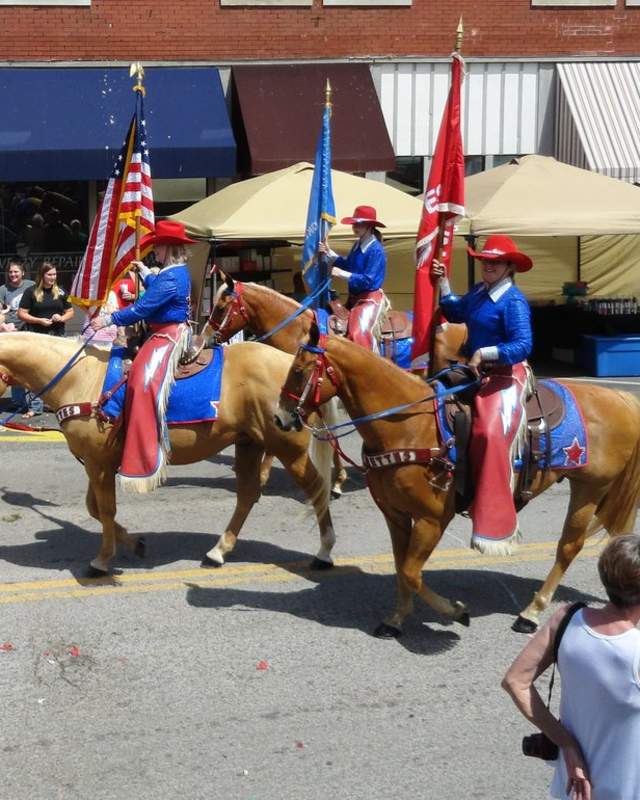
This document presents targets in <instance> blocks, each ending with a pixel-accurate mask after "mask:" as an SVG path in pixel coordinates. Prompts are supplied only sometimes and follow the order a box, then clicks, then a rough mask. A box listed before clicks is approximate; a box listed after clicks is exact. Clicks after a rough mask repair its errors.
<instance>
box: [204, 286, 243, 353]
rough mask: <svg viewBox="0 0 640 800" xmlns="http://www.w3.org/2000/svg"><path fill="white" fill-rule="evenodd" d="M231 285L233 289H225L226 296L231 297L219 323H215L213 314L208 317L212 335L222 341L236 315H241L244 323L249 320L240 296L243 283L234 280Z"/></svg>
mask: <svg viewBox="0 0 640 800" xmlns="http://www.w3.org/2000/svg"><path fill="white" fill-rule="evenodd" d="M233 286H234V288H233V289H231V290H230V289H227V290H226V291H225V295H227V296H228V297H229V296H230V297H231V298H232V299H231V302H230V303H227V307H226V309H225V314H224V317H223V318H222V321H221V322H220V324H219V325H217V324H216V323H214V321H213V314H211V316H210V317H209V324H210V326H211V328H212V329H213V333H214V335H215V336H216V337H217V338H218V339H219V340H222V341H224V340H225V338H224V337H226V336H227V330H228V329H229V328H231V325H232V323H233V321H234V320H235V318H236V317H242V319H243V320H244V324H245V325H246V324H248V322H249V315H248V314H247V309H246V308H245V305H244V299H243V297H242V295H243V292H244V284H242V283H241V282H240V281H235V282H234V284H233ZM214 313H215V309H214ZM242 327H243V328H244V325H242Z"/></svg>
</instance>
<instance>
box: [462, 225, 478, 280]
mask: <svg viewBox="0 0 640 800" xmlns="http://www.w3.org/2000/svg"><path fill="white" fill-rule="evenodd" d="M464 238H465V239H466V241H467V244H468V245H469V247H470V248H471V249H472V250H475V248H476V240H477V237H476V236H473V235H469V236H465V237H464ZM475 282H476V262H475V259H474V257H473V256H470V255H469V253H467V288H468V289H473V287H474V285H475Z"/></svg>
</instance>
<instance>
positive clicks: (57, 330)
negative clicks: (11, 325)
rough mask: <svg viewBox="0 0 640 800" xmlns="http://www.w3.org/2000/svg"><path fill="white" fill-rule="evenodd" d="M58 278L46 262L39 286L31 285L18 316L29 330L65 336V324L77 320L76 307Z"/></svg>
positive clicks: (39, 277)
mask: <svg viewBox="0 0 640 800" xmlns="http://www.w3.org/2000/svg"><path fill="white" fill-rule="evenodd" d="M57 277H58V276H57V273H56V268H55V266H54V265H53V264H52V263H51V262H50V261H43V262H42V266H41V267H40V270H39V271H38V280H37V282H36V285H35V286H30V287H29V288H28V289H27V290H26V291H25V293H24V294H23V295H22V299H21V300H20V308H19V309H18V317H19V319H21V320H22V321H23V322H24V323H25V330H27V331H32V332H33V333H48V334H49V335H50V336H64V325H65V322H68V321H69V320H70V319H71V317H73V307H72V306H71V303H70V302H69V300H68V298H67V295H66V292H65V291H64V290H63V289H61V288H60V287H59V286H58V284H57Z"/></svg>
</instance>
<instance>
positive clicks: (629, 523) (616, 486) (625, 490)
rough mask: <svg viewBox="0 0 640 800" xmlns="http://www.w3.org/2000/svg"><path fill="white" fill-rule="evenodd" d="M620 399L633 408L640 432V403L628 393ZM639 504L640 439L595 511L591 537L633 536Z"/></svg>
mask: <svg viewBox="0 0 640 800" xmlns="http://www.w3.org/2000/svg"><path fill="white" fill-rule="evenodd" d="M619 395H620V396H621V398H622V399H623V400H624V401H625V402H626V403H627V405H629V406H631V410H632V411H633V412H634V414H635V416H636V429H637V430H640V401H638V399H637V398H636V397H634V395H632V394H630V393H629V392H619ZM639 502H640V437H639V438H638V439H637V440H636V443H635V446H634V448H633V452H632V453H631V457H630V458H629V460H628V461H627V463H626V465H625V467H624V469H623V470H622V472H620V474H619V475H618V477H617V478H616V479H615V480H614V482H613V483H612V485H611V487H610V488H609V491H608V492H607V494H606V495H605V497H604V498H603V499H602V501H601V502H600V505H599V506H598V508H597V509H596V516H595V519H594V521H593V523H592V526H591V529H590V531H589V534H594V533H597V532H598V531H599V530H602V528H604V529H605V530H606V531H608V533H609V535H610V536H617V535H618V534H622V533H631V532H632V531H633V527H634V525H635V521H636V515H637V513H638V503H639Z"/></svg>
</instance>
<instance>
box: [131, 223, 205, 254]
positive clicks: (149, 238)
mask: <svg viewBox="0 0 640 800" xmlns="http://www.w3.org/2000/svg"><path fill="white" fill-rule="evenodd" d="M157 244H197V242H196V241H195V239H189V237H188V236H187V235H186V233H185V230H184V225H183V224H182V222H174V221H173V220H170V219H161V220H160V222H157V223H156V229H155V231H154V232H153V233H148V234H147V235H146V236H144V237H143V238H142V241H141V242H140V247H141V248H143V247H149V246H151V247H154V246H155V245H157Z"/></svg>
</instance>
